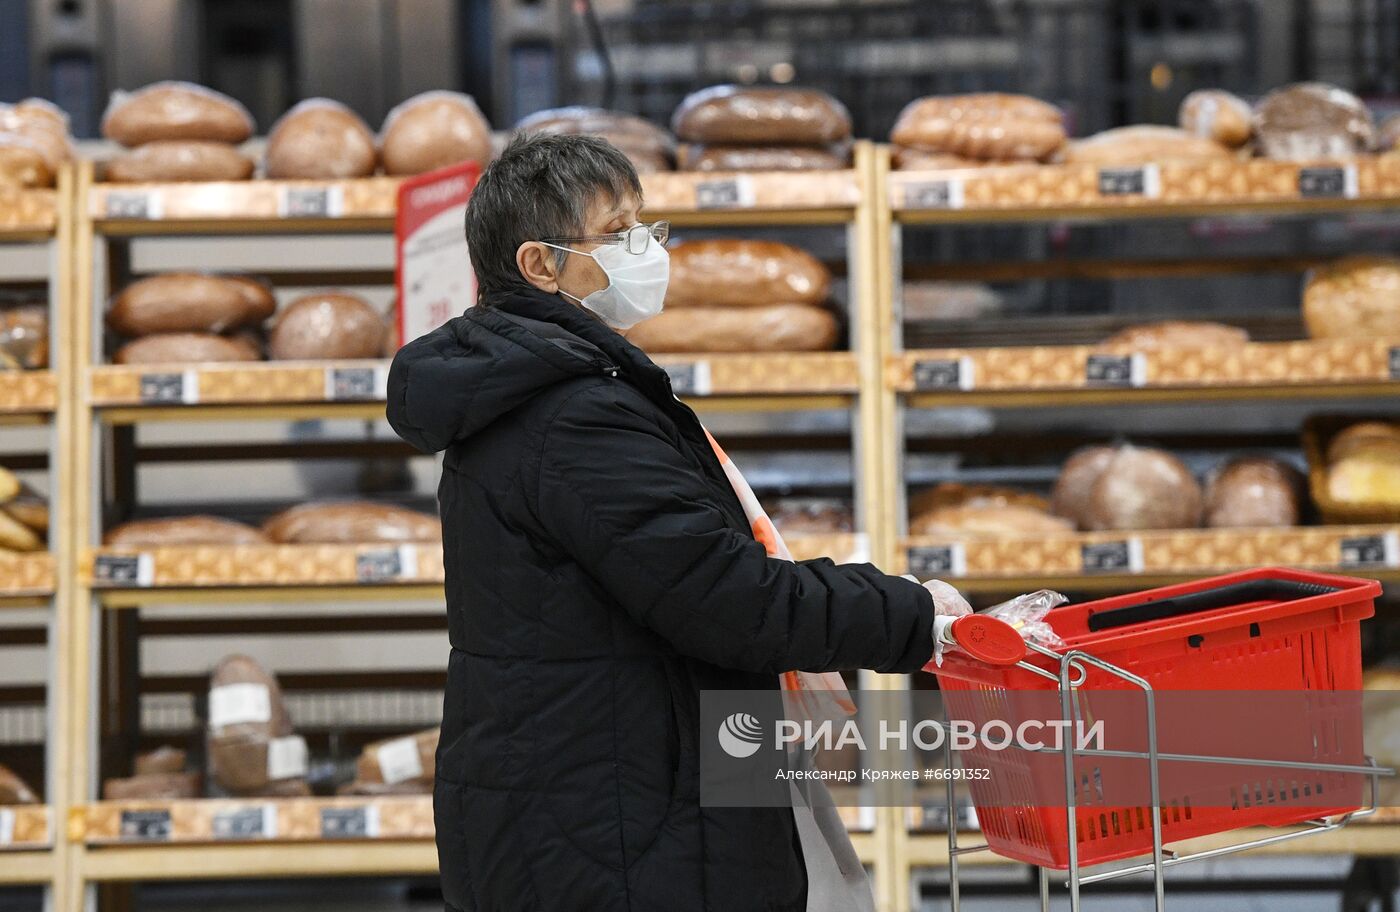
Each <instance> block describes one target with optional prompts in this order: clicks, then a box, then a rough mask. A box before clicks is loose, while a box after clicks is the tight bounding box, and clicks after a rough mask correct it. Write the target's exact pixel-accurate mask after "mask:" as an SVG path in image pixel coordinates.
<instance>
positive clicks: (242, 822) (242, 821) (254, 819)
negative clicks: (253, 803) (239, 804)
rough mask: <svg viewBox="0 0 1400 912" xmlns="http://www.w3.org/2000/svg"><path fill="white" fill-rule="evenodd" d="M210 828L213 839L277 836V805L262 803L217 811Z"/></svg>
mask: <svg viewBox="0 0 1400 912" xmlns="http://www.w3.org/2000/svg"><path fill="white" fill-rule="evenodd" d="M211 828H212V830H213V836H214V838H215V839H273V838H275V837H276V836H277V807H276V805H272V804H264V805H261V806H259V807H245V808H234V809H233V810H229V811H219V812H218V813H216V814H215V815H214V819H213V821H212V823H211Z"/></svg>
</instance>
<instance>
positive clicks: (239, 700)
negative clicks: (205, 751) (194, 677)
mask: <svg viewBox="0 0 1400 912" xmlns="http://www.w3.org/2000/svg"><path fill="white" fill-rule="evenodd" d="M271 719H272V698H271V695H270V694H269V693H268V689H267V685H266V684H257V683H254V682H252V681H246V682H244V683H241V684H224V685H222V686H220V687H212V688H210V689H209V726H210V727H211V728H222V727H224V726H225V725H242V724H244V723H246V722H254V723H262V722H269V721H271Z"/></svg>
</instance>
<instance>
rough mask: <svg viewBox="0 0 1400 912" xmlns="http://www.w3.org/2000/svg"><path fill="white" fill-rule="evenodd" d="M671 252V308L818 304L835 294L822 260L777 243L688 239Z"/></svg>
mask: <svg viewBox="0 0 1400 912" xmlns="http://www.w3.org/2000/svg"><path fill="white" fill-rule="evenodd" d="M670 255H671V280H670V283H669V284H668V285H667V287H666V306H667V307H676V308H679V307H702V306H710V307H766V306H770V305H773V304H820V303H822V302H824V301H825V300H826V299H827V296H828V295H829V294H830V292H831V272H830V271H829V270H828V269H827V268H826V267H825V266H824V265H822V262H821V261H820V260H818V259H817V258H816V257H814V256H812V255H811V254H810V253H808V252H807V251H805V250H800V249H798V248H797V247H793V246H790V245H788V244H781V243H778V242H777V241H749V240H734V239H728V238H717V239H712V240H700V241H685V242H682V243H679V244H675V245H673V246H672V247H671V248H670Z"/></svg>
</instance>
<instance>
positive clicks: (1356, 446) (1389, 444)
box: [1327, 421, 1400, 507]
mask: <svg viewBox="0 0 1400 912" xmlns="http://www.w3.org/2000/svg"><path fill="white" fill-rule="evenodd" d="M1327 492H1328V494H1329V495H1330V496H1331V498H1332V499H1333V500H1335V501H1338V502H1340V503H1344V504H1349V505H1357V506H1379V507H1400V424H1396V423H1390V422H1383V421H1366V422H1361V423H1359V424H1355V425H1352V426H1351V427H1349V428H1347V429H1345V430H1343V431H1341V432H1340V433H1338V434H1337V435H1336V436H1334V437H1333V438H1332V440H1331V442H1330V443H1329V444H1328V447H1327Z"/></svg>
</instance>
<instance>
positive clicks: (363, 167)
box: [263, 98, 379, 180]
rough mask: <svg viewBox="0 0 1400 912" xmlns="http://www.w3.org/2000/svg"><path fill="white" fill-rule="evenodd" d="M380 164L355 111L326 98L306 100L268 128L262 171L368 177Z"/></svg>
mask: <svg viewBox="0 0 1400 912" xmlns="http://www.w3.org/2000/svg"><path fill="white" fill-rule="evenodd" d="M378 161H379V153H378V151H377V149H376V148H375V144H374V134H373V133H371V132H370V129H369V127H367V126H365V122H364V121H363V120H361V119H360V116H359V115H358V114H356V113H355V112H354V111H352V110H350V109H349V108H347V107H346V106H345V105H343V104H341V103H340V102H338V101H332V100H331V99H329V98H308V99H306V100H305V101H302V102H299V103H297V104H296V105H293V106H292V108H291V109H290V110H289V111H287V113H285V114H283V115H282V116H281V118H279V119H278V121H277V123H275V124H273V126H272V131H271V132H270V133H268V136H267V150H266V152H265V153H264V160H263V170H264V172H265V173H266V174H267V176H268V177H270V178H278V179H283V178H302V179H324V180H336V179H341V178H349V177H367V176H369V175H371V174H373V173H374V169H375V166H376V165H377V164H378Z"/></svg>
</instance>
